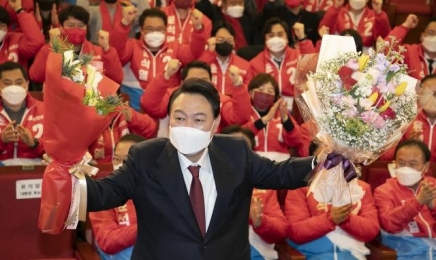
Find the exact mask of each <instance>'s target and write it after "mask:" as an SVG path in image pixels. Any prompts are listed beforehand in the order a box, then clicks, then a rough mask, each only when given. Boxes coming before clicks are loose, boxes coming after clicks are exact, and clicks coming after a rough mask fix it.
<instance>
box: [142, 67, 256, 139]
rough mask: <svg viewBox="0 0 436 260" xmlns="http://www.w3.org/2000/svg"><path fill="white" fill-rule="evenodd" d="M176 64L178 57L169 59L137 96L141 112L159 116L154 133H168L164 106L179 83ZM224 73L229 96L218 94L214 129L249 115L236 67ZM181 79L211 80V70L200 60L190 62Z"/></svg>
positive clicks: (236, 122)
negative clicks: (166, 64)
mask: <svg viewBox="0 0 436 260" xmlns="http://www.w3.org/2000/svg"><path fill="white" fill-rule="evenodd" d="M180 67H181V63H180V62H179V61H178V60H171V61H169V62H168V66H167V69H166V70H165V72H164V73H162V74H160V75H159V76H158V77H156V78H155V79H154V80H153V81H152V83H151V84H150V87H149V89H147V91H146V92H144V95H143V96H142V97H141V105H142V108H143V109H144V111H145V112H146V113H148V114H149V115H150V116H152V117H154V118H159V119H161V121H160V124H159V133H158V136H165V137H166V136H168V117H167V115H168V109H167V105H168V101H169V98H170V96H171V94H172V93H173V92H174V91H175V90H176V89H177V88H178V87H179V85H180V83H181V82H180V81H179V80H178V77H177V75H176V74H177V72H178V71H179V69H180ZM228 73H229V78H230V81H231V82H232V88H233V90H232V91H233V96H232V97H229V96H227V95H222V94H220V102H221V113H220V115H221V122H220V127H219V128H218V129H221V128H222V127H226V126H228V125H232V124H241V125H242V124H245V123H246V122H247V121H248V119H249V115H250V96H249V95H248V91H247V87H246V86H245V85H244V84H243V82H242V77H241V76H239V69H238V68H237V67H236V66H233V65H232V66H230V68H229V72H228ZM181 78H182V81H184V80H187V79H190V78H200V79H203V80H206V81H208V82H211V80H212V71H211V69H210V66H209V65H208V64H206V63H204V62H202V61H192V62H190V63H188V64H187V65H186V66H185V67H184V68H183V69H182V72H181Z"/></svg>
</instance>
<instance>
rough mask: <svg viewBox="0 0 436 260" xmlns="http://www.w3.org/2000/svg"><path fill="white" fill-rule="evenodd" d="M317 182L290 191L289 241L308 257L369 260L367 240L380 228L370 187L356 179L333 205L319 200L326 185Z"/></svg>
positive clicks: (288, 214) (323, 259) (310, 258)
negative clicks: (367, 258) (367, 256)
mask: <svg viewBox="0 0 436 260" xmlns="http://www.w3.org/2000/svg"><path fill="white" fill-rule="evenodd" d="M312 148H314V147H312ZM313 151H317V150H316V149H313V150H311V152H313ZM318 151H319V150H318ZM315 183H316V182H315V181H314V182H312V183H311V186H310V187H304V188H299V189H297V190H290V191H288V194H287V196H286V202H285V216H286V218H287V220H288V223H289V227H288V231H287V237H288V238H289V239H290V241H289V244H290V245H291V246H293V247H294V248H296V249H297V250H298V251H300V252H301V253H302V254H304V256H305V257H306V259H307V260H314V259H316V260H325V259H338V260H351V259H359V260H360V259H366V258H365V255H368V254H369V249H367V248H366V247H365V242H367V241H370V240H372V239H373V238H374V237H375V236H376V235H377V234H378V233H379V229H380V227H379V223H378V220H377V210H376V208H375V206H374V200H373V197H372V193H371V188H370V186H369V185H368V184H367V183H365V182H363V181H361V180H358V179H353V180H352V181H350V182H349V183H348V185H347V186H348V187H346V188H345V189H344V190H342V193H341V194H335V196H338V197H339V201H342V203H340V204H339V203H338V204H337V205H334V204H333V203H321V202H318V200H317V197H318V196H319V194H320V193H322V192H323V191H324V190H323V185H315ZM336 192H337V191H335V193H336Z"/></svg>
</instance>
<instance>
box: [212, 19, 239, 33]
mask: <svg viewBox="0 0 436 260" xmlns="http://www.w3.org/2000/svg"><path fill="white" fill-rule="evenodd" d="M221 29H225V30H227V31H228V32H229V33H230V34H231V35H232V36H233V37H235V34H236V33H235V29H234V28H233V27H232V26H231V25H230V24H229V23H227V22H224V21H219V22H216V23H214V24H213V28H212V31H211V33H210V35H212V36H213V37H215V35H216V33H217V32H218V31H219V30H221Z"/></svg>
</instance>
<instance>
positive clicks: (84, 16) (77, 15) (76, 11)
mask: <svg viewBox="0 0 436 260" xmlns="http://www.w3.org/2000/svg"><path fill="white" fill-rule="evenodd" d="M58 17H59V23H60V24H61V26H64V22H65V21H66V20H68V18H69V17H71V18H74V19H77V20H79V21H81V22H82V23H84V24H86V25H88V23H89V12H88V11H86V9H85V8H83V7H81V6H78V5H70V6H68V7H65V8H64V9H62V10H61V11H60V12H59V14H58Z"/></svg>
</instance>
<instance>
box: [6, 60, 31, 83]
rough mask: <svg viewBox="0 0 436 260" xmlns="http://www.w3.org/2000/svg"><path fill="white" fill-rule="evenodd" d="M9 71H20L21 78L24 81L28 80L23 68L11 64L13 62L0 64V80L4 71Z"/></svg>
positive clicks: (14, 63) (17, 64) (16, 64)
mask: <svg viewBox="0 0 436 260" xmlns="http://www.w3.org/2000/svg"><path fill="white" fill-rule="evenodd" d="M11 70H20V71H21V73H22V74H23V78H24V79H25V80H29V77H28V76H27V72H26V70H25V69H24V68H23V66H22V65H21V64H20V63H17V62H13V61H7V62H4V63H1V64H0V79H1V78H2V76H3V72H4V71H11Z"/></svg>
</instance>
